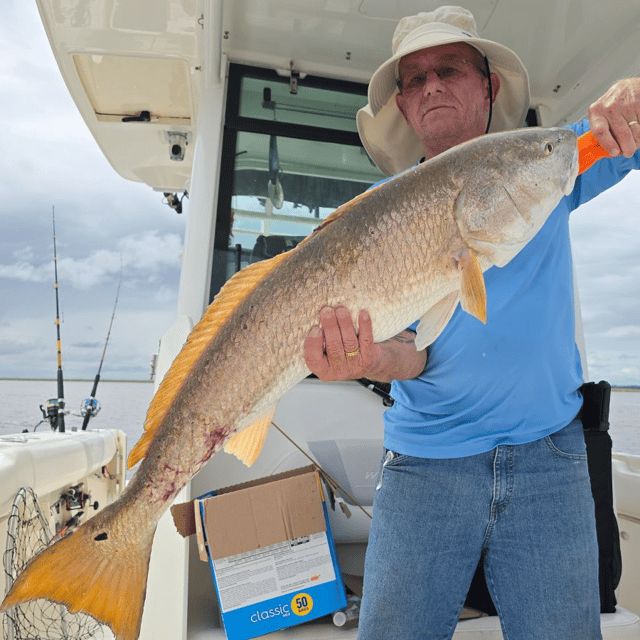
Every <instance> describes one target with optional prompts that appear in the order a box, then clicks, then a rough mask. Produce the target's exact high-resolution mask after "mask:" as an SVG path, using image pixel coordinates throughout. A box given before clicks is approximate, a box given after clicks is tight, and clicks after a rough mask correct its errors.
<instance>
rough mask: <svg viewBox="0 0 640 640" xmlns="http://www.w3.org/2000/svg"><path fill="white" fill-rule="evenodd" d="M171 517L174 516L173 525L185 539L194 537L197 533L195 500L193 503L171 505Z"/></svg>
mask: <svg viewBox="0 0 640 640" xmlns="http://www.w3.org/2000/svg"><path fill="white" fill-rule="evenodd" d="M171 515H172V516H173V524H174V525H175V527H176V529H177V530H178V533H179V534H180V535H181V536H182V537H183V538H187V537H189V536H192V535H193V534H194V533H195V532H196V516H195V511H194V501H193V500H192V501H191V502H181V503H180V504H173V505H171Z"/></svg>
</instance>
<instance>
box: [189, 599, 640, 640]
mask: <svg viewBox="0 0 640 640" xmlns="http://www.w3.org/2000/svg"><path fill="white" fill-rule="evenodd" d="M601 619H602V638H603V640H640V618H638V616H637V615H636V614H635V613H632V612H631V611H628V610H627V609H624V608H622V607H617V609H616V612H615V613H603V614H602V616H601ZM357 635H358V630H357V629H343V628H341V627H336V626H334V625H333V624H332V623H331V622H327V621H326V619H321V620H320V621H313V622H309V623H307V624H303V625H300V626H298V627H291V628H289V629H284V630H282V631H275V632H274V633H269V634H267V635H265V636H261V637H262V638H269V640H356V637H357ZM225 637H226V636H225V634H224V631H223V630H222V629H198V630H197V631H195V630H193V631H191V632H190V633H189V634H188V639H189V640H224V638H225ZM453 640H504V638H503V635H502V631H501V630H500V621H499V620H498V618H497V617H495V616H490V617H484V618H474V619H471V620H463V621H461V622H460V623H459V624H458V626H457V628H456V632H455V633H454V634H453Z"/></svg>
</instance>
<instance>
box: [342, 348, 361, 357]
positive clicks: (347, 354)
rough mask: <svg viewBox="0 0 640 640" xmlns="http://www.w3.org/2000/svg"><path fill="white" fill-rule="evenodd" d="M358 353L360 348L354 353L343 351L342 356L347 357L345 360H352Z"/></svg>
mask: <svg viewBox="0 0 640 640" xmlns="http://www.w3.org/2000/svg"><path fill="white" fill-rule="evenodd" d="M359 353H360V347H358V348H357V349H356V350H355V351H345V352H344V355H345V356H347V358H353V357H354V356H357V355H358V354H359Z"/></svg>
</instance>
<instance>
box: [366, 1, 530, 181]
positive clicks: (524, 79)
mask: <svg viewBox="0 0 640 640" xmlns="http://www.w3.org/2000/svg"><path fill="white" fill-rule="evenodd" d="M454 42H466V43H467V44H470V45H471V46H473V47H475V48H476V49H477V50H478V51H480V53H481V54H483V55H484V56H486V57H487V60H488V61H489V71H490V72H491V73H497V74H498V75H499V76H500V90H499V92H498V95H497V97H496V100H495V102H494V103H493V112H492V117H491V126H490V128H489V131H490V132H496V131H508V130H510V129H517V128H518V127H521V126H523V124H524V120H525V117H526V115H527V110H528V108H529V76H528V74H527V70H526V69H525V68H524V65H523V64H522V61H521V60H520V58H519V57H518V56H517V55H516V54H515V53H514V52H513V51H511V49H508V48H507V47H505V46H503V45H501V44H497V43H496V42H492V41H491V40H485V39H483V38H480V37H478V32H477V28H476V21H475V19H474V17H473V14H471V13H470V12H469V11H467V10H466V9H463V8H462V7H453V6H445V7H439V8H438V9H436V10H435V11H431V12H428V13H419V14H418V15H415V16H409V17H406V18H403V19H402V20H400V22H399V23H398V26H397V27H396V30H395V33H394V35H393V40H392V56H391V58H389V60H387V61H386V62H385V63H384V64H383V65H381V66H380V67H379V68H378V69H377V71H376V72H375V73H374V74H373V76H372V78H371V82H370V83H369V91H368V97H369V104H368V105H367V106H366V107H363V108H362V109H360V110H359V111H358V114H357V117H356V122H357V125H358V133H359V134H360V139H361V140H362V144H363V145H364V148H365V149H366V150H367V153H368V154H369V156H370V157H371V159H372V160H373V161H374V162H375V163H376V165H377V166H378V168H379V169H380V170H381V171H382V172H383V173H385V174H386V175H393V174H395V173H398V172H399V171H403V170H404V169H406V168H408V167H410V166H411V165H413V164H415V163H416V162H417V161H418V160H419V159H420V158H421V157H422V156H424V147H423V144H422V141H421V140H420V138H418V136H417V135H416V133H415V132H414V131H413V129H412V128H411V127H410V126H409V125H408V124H407V123H406V121H405V119H404V117H403V116H402V114H401V113H400V110H399V109H398V107H397V105H396V99H395V96H396V94H397V93H398V87H397V83H396V80H397V77H396V74H397V69H398V62H399V61H400V58H402V57H404V56H406V55H408V54H410V53H413V52H414V51H420V50H421V49H427V48H429V47H435V46H439V45H443V44H451V43H454Z"/></svg>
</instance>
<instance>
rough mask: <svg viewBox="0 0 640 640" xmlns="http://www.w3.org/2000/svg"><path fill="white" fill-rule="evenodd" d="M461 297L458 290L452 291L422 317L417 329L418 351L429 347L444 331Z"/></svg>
mask: <svg viewBox="0 0 640 640" xmlns="http://www.w3.org/2000/svg"><path fill="white" fill-rule="evenodd" d="M459 298H460V294H459V293H458V292H457V291H452V292H451V293H450V294H449V295H447V296H445V297H444V298H442V300H440V301H439V302H436V304H434V305H433V307H431V308H430V309H429V311H427V313H425V314H424V315H423V316H422V318H420V323H419V324H418V329H417V331H416V349H417V350H418V351H421V350H422V349H424V348H426V347H428V346H429V345H430V344H431V343H432V342H433V341H434V340H435V339H436V338H437V337H438V336H439V335H440V334H441V333H442V330H443V329H444V328H445V327H446V326H447V322H449V320H451V316H452V315H453V312H454V311H455V310H456V307H457V306H458V300H459Z"/></svg>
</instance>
